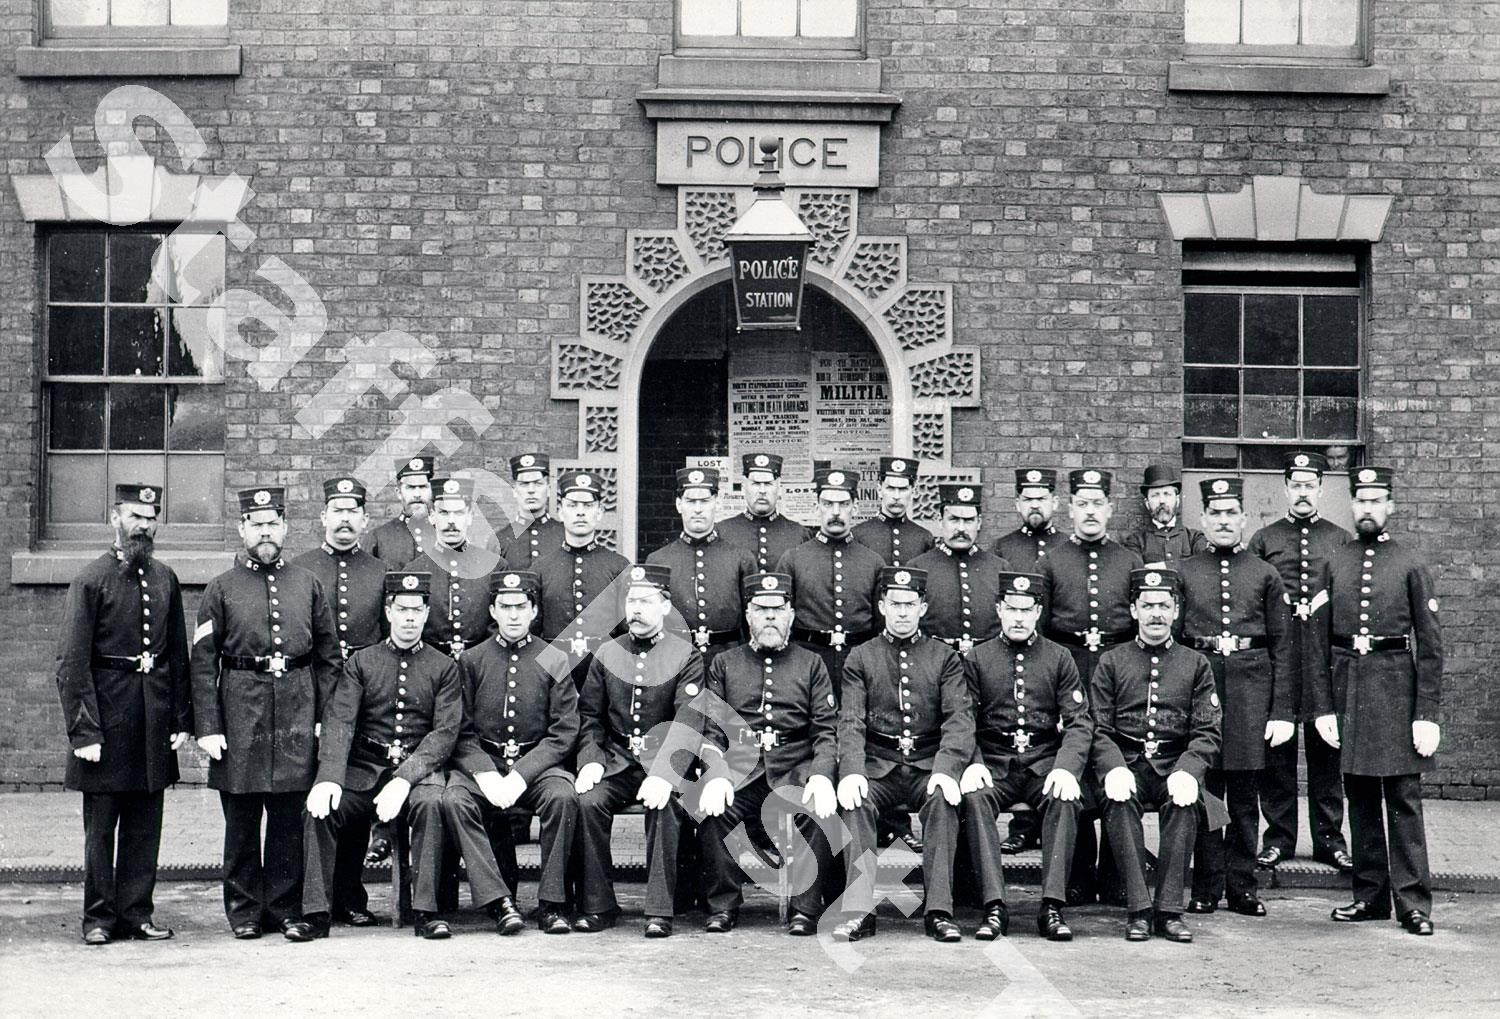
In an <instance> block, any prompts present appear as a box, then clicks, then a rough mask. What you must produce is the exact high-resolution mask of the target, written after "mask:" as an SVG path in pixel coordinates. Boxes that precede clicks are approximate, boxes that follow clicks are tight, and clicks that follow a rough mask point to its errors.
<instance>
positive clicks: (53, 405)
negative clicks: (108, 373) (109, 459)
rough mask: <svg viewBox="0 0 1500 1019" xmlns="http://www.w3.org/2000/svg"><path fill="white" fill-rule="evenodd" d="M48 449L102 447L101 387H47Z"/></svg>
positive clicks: (102, 409)
mask: <svg viewBox="0 0 1500 1019" xmlns="http://www.w3.org/2000/svg"><path fill="white" fill-rule="evenodd" d="M47 395H48V400H49V410H50V412H49V414H48V420H49V422H50V424H49V426H48V429H47V431H48V434H47V447H48V448H49V449H103V448H104V387H103V386H96V385H78V384H74V383H70V382H56V383H53V384H52V385H50V386H48V387H47Z"/></svg>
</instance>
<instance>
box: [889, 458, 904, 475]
mask: <svg viewBox="0 0 1500 1019" xmlns="http://www.w3.org/2000/svg"><path fill="white" fill-rule="evenodd" d="M891 470H893V471H895V472H896V473H897V474H903V473H905V471H906V461H905V460H892V461H891Z"/></svg>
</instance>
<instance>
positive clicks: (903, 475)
mask: <svg viewBox="0 0 1500 1019" xmlns="http://www.w3.org/2000/svg"><path fill="white" fill-rule="evenodd" d="M917 467H918V461H916V460H911V459H908V458H906V457H900V456H883V457H881V458H880V512H879V513H878V514H877V515H876V516H875V517H873V518H872V519H870V520H866V521H864V522H863V523H860V524H856V525H855V527H854V540H855V541H857V542H860V543H861V544H864V545H868V546H870V548H872V549H874V550H875V554H876V555H878V556H880V558H881V560H882V561H883V562H884V563H885V564H886V565H887V566H900V565H901V564H903V563H910V562H911V561H912V560H913V559H915V558H916V557H917V556H919V555H921V554H922V553H924V552H927V551H928V550H930V549H931V548H932V546H933V538H932V532H931V531H929V530H928V529H927V528H925V527H923V526H922V525H921V524H919V523H916V522H915V521H913V520H912V519H911V517H910V515H909V514H910V513H911V504H912V498H913V497H914V496H915V495H916V488H915V485H916V483H917Z"/></svg>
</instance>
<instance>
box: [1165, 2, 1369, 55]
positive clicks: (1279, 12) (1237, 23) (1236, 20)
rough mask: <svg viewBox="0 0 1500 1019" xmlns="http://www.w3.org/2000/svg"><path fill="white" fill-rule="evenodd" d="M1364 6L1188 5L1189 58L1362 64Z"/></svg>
mask: <svg viewBox="0 0 1500 1019" xmlns="http://www.w3.org/2000/svg"><path fill="white" fill-rule="evenodd" d="M1363 8H1364V3H1363V0H1186V3H1185V10H1184V19H1183V41H1184V42H1185V43H1186V44H1187V52H1188V53H1190V54H1204V55H1216V54H1217V55H1234V56H1252V57H1255V56H1258V57H1268V58H1280V59H1285V58H1311V59H1328V58H1359V57H1362V56H1363V54H1364V47H1363V43H1364V9H1363Z"/></svg>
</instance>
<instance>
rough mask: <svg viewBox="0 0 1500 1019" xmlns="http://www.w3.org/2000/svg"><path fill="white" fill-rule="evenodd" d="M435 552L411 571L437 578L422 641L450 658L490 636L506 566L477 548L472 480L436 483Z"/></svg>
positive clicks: (419, 559) (415, 563) (439, 480)
mask: <svg viewBox="0 0 1500 1019" xmlns="http://www.w3.org/2000/svg"><path fill="white" fill-rule="evenodd" d="M432 489H433V493H432V514H431V524H432V530H433V536H434V542H433V547H432V548H430V549H429V550H428V551H426V552H425V553H423V554H422V555H419V556H417V558H415V559H413V560H412V561H411V564H410V566H409V567H408V568H409V569H411V570H414V571H417V572H421V573H431V574H432V605H431V607H430V610H429V611H428V614H427V625H426V627H425V628H424V630H423V632H422V639H423V640H425V641H426V642H427V643H429V644H431V645H432V646H433V647H435V648H437V649H438V650H439V651H441V652H443V654H445V655H448V656H449V657H450V658H457V657H458V656H459V655H461V654H463V652H464V651H465V650H466V649H468V648H471V647H474V646H475V645H476V644H482V643H484V641H485V640H486V639H487V638H488V637H489V634H490V622H491V620H490V614H489V610H488V608H487V606H488V605H489V588H490V573H491V572H492V571H493V570H495V569H503V568H504V567H505V565H506V563H505V562H504V561H503V560H502V559H501V558H500V557H499V556H498V555H496V554H495V553H493V552H491V551H489V550H487V549H483V548H480V547H479V546H478V545H474V544H471V543H470V541H469V528H470V527H472V526H473V524H474V481H473V479H472V478H435V479H433V482H432Z"/></svg>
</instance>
